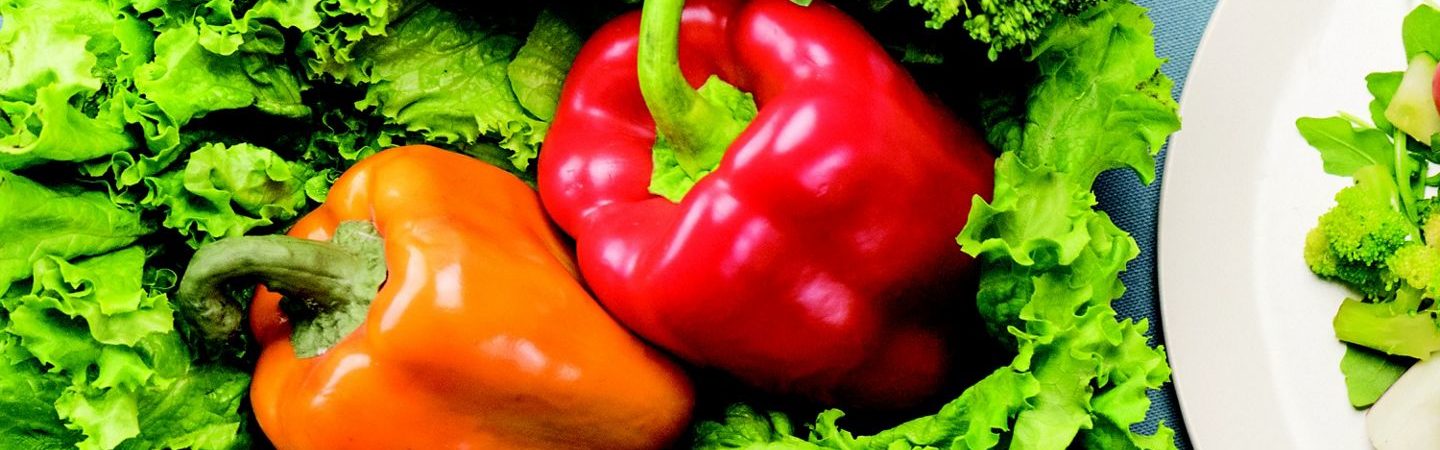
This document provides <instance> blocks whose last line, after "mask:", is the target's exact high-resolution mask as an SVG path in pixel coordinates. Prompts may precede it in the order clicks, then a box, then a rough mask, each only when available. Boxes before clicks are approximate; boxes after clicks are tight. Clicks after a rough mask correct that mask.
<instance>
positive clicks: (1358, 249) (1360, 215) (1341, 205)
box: [1318, 184, 1415, 265]
mask: <svg viewBox="0 0 1440 450" xmlns="http://www.w3.org/2000/svg"><path fill="white" fill-rule="evenodd" d="M1375 192H1376V189H1369V188H1368V186H1365V185H1364V184H1357V185H1355V186H1351V187H1348V188H1345V189H1343V190H1341V191H1340V193H1338V194H1335V207H1334V208H1333V209H1331V210H1330V212H1327V213H1325V215H1323V216H1320V225H1319V227H1318V229H1320V230H1323V232H1324V233H1325V238H1326V240H1327V241H1329V242H1330V248H1331V250H1333V251H1334V252H1335V253H1336V256H1338V257H1339V258H1340V259H1343V260H1346V261H1355V262H1364V263H1367V264H1372V265H1373V264H1376V263H1380V262H1383V261H1384V260H1385V258H1387V257H1389V256H1390V255H1391V254H1393V253H1395V250H1397V249H1399V248H1400V247H1401V246H1403V245H1405V243H1407V242H1409V239H1410V236H1411V232H1412V231H1413V230H1415V228H1414V225H1413V224H1411V223H1410V219H1409V218H1407V217H1405V214H1404V213H1401V212H1400V211H1399V210H1397V209H1395V207H1394V203H1393V202H1392V201H1390V199H1389V198H1383V197H1381V198H1377V196H1376V195H1374V194H1375ZM1392 192H1393V190H1392Z"/></svg>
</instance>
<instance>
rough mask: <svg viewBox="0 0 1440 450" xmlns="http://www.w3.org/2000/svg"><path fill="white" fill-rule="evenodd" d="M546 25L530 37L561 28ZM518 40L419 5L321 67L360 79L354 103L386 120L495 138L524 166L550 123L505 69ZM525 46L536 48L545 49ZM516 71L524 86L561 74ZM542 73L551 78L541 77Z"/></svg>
mask: <svg viewBox="0 0 1440 450" xmlns="http://www.w3.org/2000/svg"><path fill="white" fill-rule="evenodd" d="M546 30H548V28H540V29H538V30H537V31H538V32H537V33H536V34H535V35H533V37H536V38H537V39H543V38H545V37H546V36H550V35H555V36H563V35H564V34H563V33H552V32H549V31H546ZM521 44H522V43H521V41H520V39H518V38H516V37H515V36H512V35H510V34H507V33H505V32H503V31H501V30H498V29H494V28H493V27H489V26H486V25H484V24H480V23H477V22H474V21H469V20H464V19H463V18H462V17H460V16H459V15H457V14H456V13H454V12H451V11H447V10H445V9H441V8H439V7H435V6H431V5H425V6H422V7H420V8H419V9H417V10H415V11H414V12H412V13H410V15H408V16H406V17H404V18H403V19H401V20H399V21H397V22H395V23H393V24H391V27H390V29H388V31H387V34H386V35H384V36H379V37H374V38H370V39H368V40H365V41H363V42H360V43H358V44H356V46H355V47H354V51H353V55H352V56H353V61H352V62H351V63H350V64H347V65H345V66H342V67H326V69H327V72H326V74H328V75H330V76H332V77H334V78H336V79H338V80H340V81H342V82H345V83H351V84H358V85H362V86H364V87H365V91H366V95H365V98H364V99H363V100H361V101H359V102H357V103H356V106H357V107H359V108H362V109H366V110H372V109H373V110H375V111H376V112H378V113H379V114H380V115H381V116H382V117H384V118H385V119H386V121H387V122H389V123H394V124H397V125H401V126H403V127H405V129H407V130H409V131H412V132H417V133H421V134H424V135H426V136H428V137H429V138H430V139H432V140H434V141H435V142H438V143H443V144H454V145H459V146H468V145H473V144H475V143H477V142H479V140H480V139H481V138H482V137H486V138H491V139H496V140H498V141H499V145H500V147H502V148H505V149H507V150H510V151H511V152H513V155H511V156H510V157H509V160H510V162H511V163H512V164H513V165H514V167H516V168H517V169H520V170H524V169H526V168H527V167H529V164H530V161H531V160H532V159H534V158H535V155H536V152H537V151H538V147H539V144H540V141H542V140H543V139H544V137H545V132H546V130H548V129H549V124H548V123H547V122H544V121H542V120H540V119H537V118H535V117H533V116H531V115H530V114H528V113H527V112H526V110H525V107H524V106H522V105H521V103H520V99H519V98H518V97H517V96H516V93H515V91H514V90H513V86H512V83H511V80H510V72H509V70H508V68H509V65H510V62H511V60H512V59H514V58H515V57H516V54H517V52H518V51H519V50H520V48H521ZM531 45H532V46H533V47H532V48H535V49H536V50H535V51H537V52H543V51H544V49H545V48H546V47H545V45H546V44H539V43H533V44H531ZM555 48H559V44H556V45H555ZM535 57H538V56H532V58H535ZM529 64H534V63H529ZM532 67H533V66H532ZM446 68H455V69H451V70H446ZM521 73H525V74H527V79H525V80H522V82H523V83H525V84H523V85H524V86H535V85H538V84H541V83H544V82H548V83H554V84H556V85H558V84H559V83H560V81H561V80H562V78H561V77H559V76H558V75H559V74H558V73H549V74H545V73H543V72H541V71H539V70H522V71H521ZM544 76H551V77H554V79H551V80H541V79H540V78H541V77H544ZM527 93H530V92H529V91H527ZM533 101H534V102H541V101H540V100H533Z"/></svg>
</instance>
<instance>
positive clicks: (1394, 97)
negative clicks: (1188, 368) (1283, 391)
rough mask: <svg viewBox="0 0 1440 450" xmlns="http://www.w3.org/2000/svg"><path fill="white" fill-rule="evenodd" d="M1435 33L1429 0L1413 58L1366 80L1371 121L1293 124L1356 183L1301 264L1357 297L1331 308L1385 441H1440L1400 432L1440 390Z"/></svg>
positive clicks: (1408, 40)
mask: <svg viewBox="0 0 1440 450" xmlns="http://www.w3.org/2000/svg"><path fill="white" fill-rule="evenodd" d="M1436 30H1440V9H1437V8H1436V7H1435V6H1433V5H1422V6H1419V7H1417V8H1416V9H1415V10H1414V11H1412V12H1411V13H1410V14H1409V15H1407V16H1406V17H1405V21H1404V25H1403V30H1402V36H1403V39H1404V43H1405V54H1406V57H1407V58H1408V59H1409V64H1408V67H1407V68H1406V70H1405V71H1403V72H1377V73H1372V74H1370V75H1369V76H1367V77H1366V78H1365V81H1366V85H1367V86H1368V88H1369V91H1370V93H1371V94H1372V95H1373V96H1374V100H1373V101H1371V102H1370V116H1371V117H1370V118H1369V120H1367V119H1365V118H1361V117H1357V116H1354V115H1350V114H1345V113H1341V114H1340V115H1339V116H1336V117H1327V118H1311V117H1304V118H1300V119H1299V120H1297V121H1296V126H1297V127H1298V128H1299V130H1300V134H1301V135H1302V136H1304V138H1305V140H1306V141H1307V142H1308V143H1310V145H1311V146H1313V147H1315V149H1316V150H1318V151H1319V152H1320V157H1321V159H1322V160H1323V161H1324V169H1325V171H1326V172H1327V173H1330V174H1332V175H1338V176H1344V177H1350V178H1352V179H1353V180H1354V185H1352V186H1350V187H1346V188H1344V189H1342V190H1341V191H1340V192H1339V193H1337V194H1335V206H1334V208H1332V209H1331V210H1330V211H1329V212H1326V213H1325V214H1324V215H1323V216H1321V217H1320V219H1319V223H1318V225H1316V227H1315V228H1314V229H1313V230H1311V231H1310V234H1309V235H1307V237H1306V241H1305V261H1306V263H1307V264H1308V265H1309V266H1310V269H1311V271H1313V272H1315V274H1316V275H1319V276H1320V277H1322V278H1326V279H1330V280H1334V281H1337V282H1340V283H1341V284H1344V285H1345V286H1346V287H1349V288H1350V289H1351V290H1353V291H1354V293H1355V294H1356V295H1357V296H1356V297H1355V298H1348V299H1345V300H1344V302H1342V303H1341V305H1340V308H1339V311H1337V312H1336V315H1335V336H1336V337H1337V338H1339V339H1340V340H1341V341H1343V342H1345V343H1346V351H1345V356H1344V358H1343V359H1342V360H1341V362H1340V370H1341V371H1342V372H1343V373H1344V374H1345V383H1346V388H1347V390H1348V394H1349V399H1350V403H1351V404H1352V405H1354V406H1355V407H1356V408H1370V407H1372V405H1373V408H1372V409H1371V410H1370V414H1369V417H1368V428H1369V430H1370V435H1371V440H1372V442H1374V443H1375V445H1376V446H1377V447H1378V448H1382V449H1384V448H1431V447H1434V446H1436V445H1440V436H1435V435H1434V434H1433V433H1429V434H1430V435H1431V436H1429V437H1428V438H1427V437H1423V436H1424V435H1425V434H1426V433H1413V432H1409V431H1397V430H1396V428H1410V427H1411V426H1413V424H1411V421H1413V420H1415V419H1414V417H1416V415H1419V414H1422V413H1421V412H1420V411H1422V410H1423V409H1422V408H1418V407H1417V406H1416V405H1417V404H1422V403H1425V402H1431V403H1433V402H1434V399H1435V398H1436V395H1435V394H1432V393H1429V392H1431V391H1433V389H1430V388H1428V387H1425V386H1424V385H1425V384H1428V383H1429V381H1428V380H1429V379H1431V377H1432V376H1433V371H1434V370H1433V369H1429V367H1434V366H1436V364H1434V363H1431V362H1430V361H1433V358H1432V355H1433V354H1434V353H1435V352H1436V351H1437V350H1440V322H1437V321H1436V314H1437V310H1436V305H1435V300H1436V299H1437V298H1440V196H1436V195H1434V193H1433V190H1431V189H1428V188H1433V187H1435V186H1440V178H1435V177H1433V176H1431V175H1430V174H1431V172H1432V170H1433V167H1432V164H1437V163H1440V153H1437V152H1436V150H1435V148H1434V143H1435V142H1436V140H1435V139H1436V135H1437V133H1440V112H1437V108H1440V97H1436V95H1435V93H1436V92H1440V91H1437V90H1436V89H1435V87H1436V86H1437V83H1440V78H1437V77H1436V58H1437V57H1440V34H1437V33H1436ZM1417 360H1418V361H1419V363H1418V364H1417ZM1412 365H1413V367H1412ZM1407 368H1408V372H1407ZM1402 374H1403V377H1402ZM1426 374H1431V375H1426ZM1407 379H1409V380H1410V381H1406V380H1407ZM1387 392H1389V393H1387ZM1391 393H1393V394H1391ZM1382 395H1383V397H1382ZM1427 414H1431V416H1427V417H1433V413H1427ZM1406 424H1411V425H1406ZM1415 439H1420V440H1415Z"/></svg>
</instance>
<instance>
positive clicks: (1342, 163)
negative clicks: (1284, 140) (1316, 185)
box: [1295, 117, 1395, 176]
mask: <svg viewBox="0 0 1440 450" xmlns="http://www.w3.org/2000/svg"><path fill="white" fill-rule="evenodd" d="M1295 126H1296V128H1299V130H1300V135H1301V136H1303V137H1304V138H1305V141H1306V142H1309V143H1310V146H1312V147H1315V148H1316V149H1317V150H1319V151H1320V159H1321V160H1322V161H1324V163H1325V172H1326V173H1329V174H1331V175H1340V176H1351V175H1354V174H1355V172H1356V171H1358V170H1359V169H1360V168H1363V167H1367V166H1381V167H1384V168H1385V169H1386V170H1388V171H1392V172H1393V171H1394V170H1395V144H1394V142H1393V141H1391V140H1390V136H1389V135H1388V134H1386V133H1385V132H1383V131H1380V130H1376V129H1374V128H1360V127H1356V126H1355V124H1354V123H1351V122H1350V121H1349V120H1346V119H1344V118H1340V117H1329V118H1323V119H1320V118H1313V117H1301V118H1300V119H1298V120H1296V121H1295Z"/></svg>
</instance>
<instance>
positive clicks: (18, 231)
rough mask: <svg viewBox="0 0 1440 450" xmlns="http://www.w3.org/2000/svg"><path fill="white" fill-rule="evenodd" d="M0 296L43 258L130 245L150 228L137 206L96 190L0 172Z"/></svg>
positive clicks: (64, 257)
mask: <svg viewBox="0 0 1440 450" xmlns="http://www.w3.org/2000/svg"><path fill="white" fill-rule="evenodd" d="M0 208H3V209H0V214H3V215H4V217H5V220H0V242H5V245H3V246H0V295H3V294H5V292H6V291H7V290H9V287H10V286H11V284H12V283H15V282H17V281H21V280H24V279H27V278H30V275H31V273H32V271H33V269H34V267H35V264H36V263H37V262H39V261H40V260H41V259H42V258H45V257H47V256H52V257H58V258H63V259H69V258H74V257H80V256H89V255H98V254H102V253H106V252H109V251H111V250H114V249H117V248H120V247H124V246H127V245H130V244H131V243H133V242H135V241H136V240H137V239H139V238H140V236H142V235H145V234H146V233H149V232H150V231H151V228H150V227H149V226H147V225H146V224H145V223H143V222H142V221H141V219H140V212H139V211H137V210H132V209H126V208H118V207H116V206H115V205H113V204H112V203H111V202H110V198H109V197H108V196H106V195H105V194H104V193H101V192H87V191H83V190H81V189H79V188H78V187H76V186H56V187H53V188H49V187H46V186H43V185H41V184H39V183H36V182H34V181H31V180H30V179H28V178H25V177H22V176H20V175H16V174H14V173H10V172H5V171H0Z"/></svg>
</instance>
